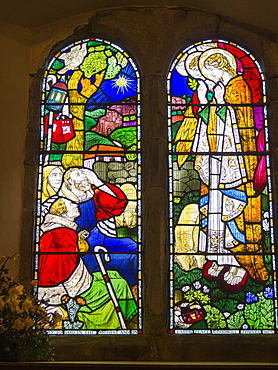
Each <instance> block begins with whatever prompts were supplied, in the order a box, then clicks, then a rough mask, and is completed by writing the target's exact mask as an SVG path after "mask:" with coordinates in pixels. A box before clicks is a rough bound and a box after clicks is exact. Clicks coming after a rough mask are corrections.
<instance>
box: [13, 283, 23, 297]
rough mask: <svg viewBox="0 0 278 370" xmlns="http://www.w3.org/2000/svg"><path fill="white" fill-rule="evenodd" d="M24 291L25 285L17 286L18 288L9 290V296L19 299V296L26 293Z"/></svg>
mask: <svg viewBox="0 0 278 370" xmlns="http://www.w3.org/2000/svg"><path fill="white" fill-rule="evenodd" d="M23 290H24V286H23V285H17V286H14V287H12V288H11V289H10V290H9V296H10V298H13V297H18V296H20V295H22V294H23V293H24V292H23Z"/></svg>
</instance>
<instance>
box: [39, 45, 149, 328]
mask: <svg viewBox="0 0 278 370" xmlns="http://www.w3.org/2000/svg"><path fill="white" fill-rule="evenodd" d="M40 139H41V140H40V156H39V179H38V202H37V225H36V240H35V245H36V248H35V278H36V279H37V281H38V287H37V296H38V297H39V298H40V299H43V300H45V301H46V307H47V311H48V312H49V313H50V314H56V313H58V314H59V315H60V318H59V316H57V315H56V316H57V317H58V319H59V320H58V323H57V325H56V327H55V328H54V329H53V330H52V331H51V333H54V334H76V333H77V334H101V333H104V334H140V333H141V332H142V312H141V306H142V303H141V254H140V253H141V227H140V224H141V221H140V219H141V154H140V82H139V72H138V69H137V67H136V65H135V63H134V61H133V60H132V59H131V57H130V56H129V55H128V54H127V53H126V52H125V51H124V50H122V49H121V48H120V47H119V46H117V45H114V44H112V43H111V42H108V41H104V40H101V39H97V38H90V39H85V40H81V41H78V42H75V43H72V44H70V45H68V46H66V47H65V48H63V49H62V50H61V51H59V52H58V53H57V54H56V55H55V56H54V57H53V58H52V59H51V60H50V62H49V63H48V65H47V67H46V70H45V75H44V79H43V83H42V101H41V138H40Z"/></svg>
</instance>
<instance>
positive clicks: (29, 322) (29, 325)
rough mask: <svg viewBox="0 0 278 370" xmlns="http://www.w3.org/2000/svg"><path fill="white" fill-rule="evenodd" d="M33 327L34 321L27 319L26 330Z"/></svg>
mask: <svg viewBox="0 0 278 370" xmlns="http://www.w3.org/2000/svg"><path fill="white" fill-rule="evenodd" d="M33 325H34V320H33V319H31V317H27V319H25V326H26V330H28V329H29V328H31V326H33Z"/></svg>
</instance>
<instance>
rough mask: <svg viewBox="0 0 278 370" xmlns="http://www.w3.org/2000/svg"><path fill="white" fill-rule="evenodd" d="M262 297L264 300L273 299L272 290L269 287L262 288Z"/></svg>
mask: <svg viewBox="0 0 278 370" xmlns="http://www.w3.org/2000/svg"><path fill="white" fill-rule="evenodd" d="M264 297H265V298H266V299H273V298H274V290H273V288H271V287H270V286H267V287H265V288H264Z"/></svg>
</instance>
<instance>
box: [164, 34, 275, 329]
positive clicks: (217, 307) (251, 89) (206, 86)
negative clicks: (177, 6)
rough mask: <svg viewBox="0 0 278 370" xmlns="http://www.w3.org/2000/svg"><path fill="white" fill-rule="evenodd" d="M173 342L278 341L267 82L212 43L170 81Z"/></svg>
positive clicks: (189, 53)
mask: <svg viewBox="0 0 278 370" xmlns="http://www.w3.org/2000/svg"><path fill="white" fill-rule="evenodd" d="M168 99H169V100H168V101H169V110H168V112H169V126H168V127H169V150H170V152H169V163H170V172H169V178H170V208H169V209H170V226H171V232H170V237H171V240H170V248H171V249H170V252H171V253H170V258H171V271H170V279H171V327H170V331H171V333H179V334H180V333H181V334H182V333H219V332H222V333H224V332H226V333H264V334H270V333H274V332H275V328H276V322H275V300H276V291H275V256H274V232H273V205H272V189H271V178H270V168H269V166H270V165H269V162H270V158H269V146H268V126H267V108H266V89H265V80H264V76H263V73H262V70H261V68H260V65H259V63H258V62H257V61H256V60H255V58H254V57H253V55H252V54H250V53H249V52H248V51H246V50H245V49H243V48H242V47H240V46H239V45H236V44H233V43H230V42H227V41H223V40H207V41H204V42H201V43H197V44H194V45H191V46H190V47H188V48H187V49H185V50H184V51H183V52H182V53H180V54H179V56H178V57H177V58H176V60H175V61H174V63H173V64H172V66H171V69H170V73H169V76H168Z"/></svg>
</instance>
